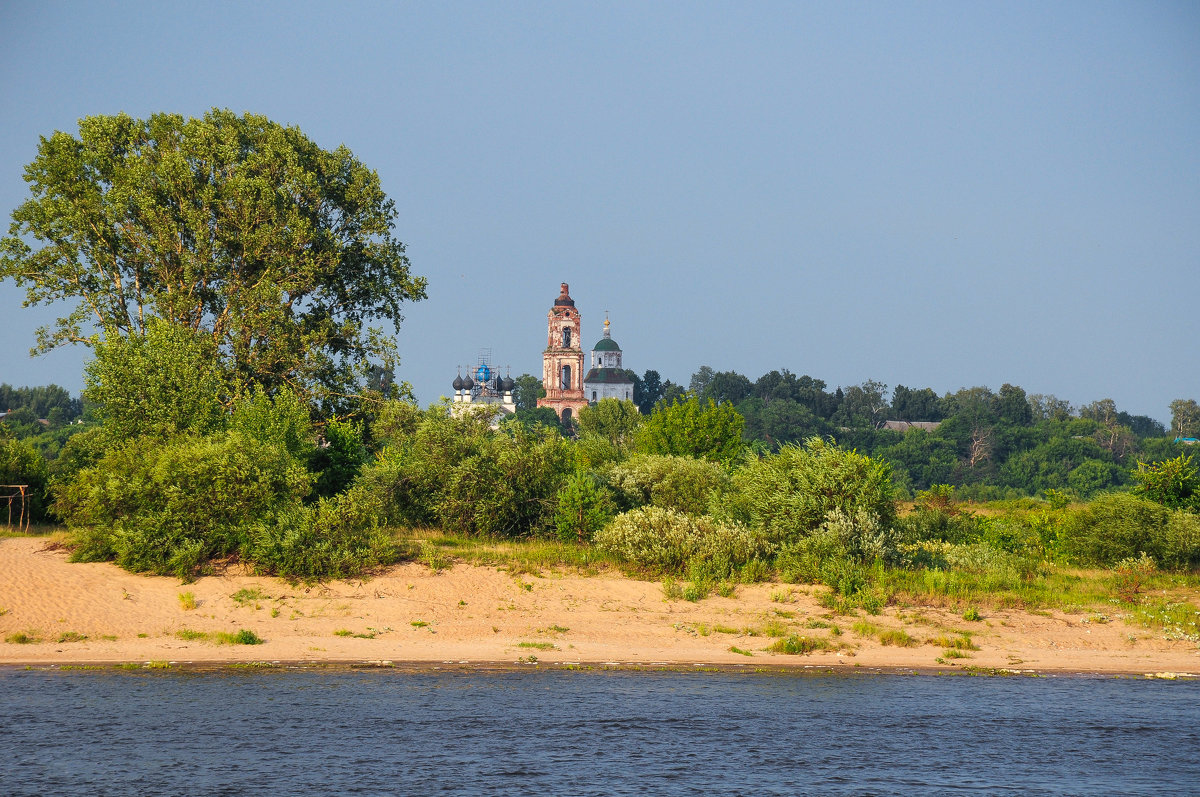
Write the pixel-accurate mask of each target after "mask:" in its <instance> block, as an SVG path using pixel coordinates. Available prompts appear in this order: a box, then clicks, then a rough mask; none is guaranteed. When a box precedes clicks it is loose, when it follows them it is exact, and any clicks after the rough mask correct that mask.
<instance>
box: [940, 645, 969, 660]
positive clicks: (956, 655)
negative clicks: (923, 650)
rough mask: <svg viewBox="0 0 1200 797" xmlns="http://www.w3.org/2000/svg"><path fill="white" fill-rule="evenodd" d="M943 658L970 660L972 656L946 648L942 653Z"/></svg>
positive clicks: (955, 649)
mask: <svg viewBox="0 0 1200 797" xmlns="http://www.w3.org/2000/svg"><path fill="white" fill-rule="evenodd" d="M942 658H945V659H969V658H971V654H969V653H963V652H962V651H961V650H959V649H958V648H946V649H945V650H943V651H942Z"/></svg>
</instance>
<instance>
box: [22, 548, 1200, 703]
mask: <svg viewBox="0 0 1200 797" xmlns="http://www.w3.org/2000/svg"><path fill="white" fill-rule="evenodd" d="M66 558H67V557H66V553H65V552H64V551H62V550H58V549H54V548H52V547H49V546H47V544H46V540H45V539H41V538H36V537H17V538H4V539H0V639H3V640H11V639H14V638H21V639H22V641H25V642H28V644H18V643H16V642H13V641H3V642H0V669H3V670H4V671H9V670H12V669H14V668H15V669H22V668H27V667H28V668H38V669H59V670H62V669H70V668H84V667H88V668H101V669H105V668H119V669H130V668H134V667H136V668H138V669H146V667H145V663H147V662H155V663H167V662H171V663H173V664H171V668H172V669H175V670H189V671H191V670H195V671H200V670H207V669H213V670H220V669H258V668H261V669H263V670H270V669H289V668H290V669H301V670H317V669H331V668H340V669H346V670H350V669H364V668H365V669H388V670H393V671H400V672H435V671H443V672H444V671H450V670H454V671H473V672H493V671H494V672H502V671H503V672H516V671H527V670H530V669H537V670H550V669H554V670H591V671H603V670H611V671H629V672H634V671H637V672H646V671H673V672H683V671H689V672H691V671H716V672H731V673H748V672H762V673H780V674H804V673H812V672H820V673H822V674H825V673H829V674H857V673H890V674H914V675H937V674H944V675H946V674H968V675H979V674H989V675H991V674H994V675H998V676H1041V677H1050V676H1052V677H1137V678H1144V677H1147V676H1150V677H1161V678H1174V679H1181V680H1192V679H1194V678H1197V677H1200V647H1198V646H1197V645H1196V644H1195V643H1193V642H1189V641H1187V640H1170V639H1165V638H1164V637H1163V635H1162V634H1161V632H1155V631H1153V630H1150V629H1146V628H1142V627H1140V626H1137V625H1134V624H1127V623H1125V622H1124V621H1123V619H1122V618H1121V615H1120V614H1119V613H1118V612H1119V611H1120V607H1115V606H1114V607H1112V608H1107V607H1106V608H1104V609H1103V611H1104V612H1110V613H1111V614H1112V616H1111V617H1110V616H1107V615H1105V614H1103V613H1102V612H1101V611H1099V610H1098V611H1085V612H1079V613H1075V614H1067V613H1063V612H1060V611H1036V612H1025V611H1019V610H1011V609H996V610H987V611H985V612H983V617H982V619H980V620H979V621H968V620H966V619H965V618H963V617H962V616H961V611H956V610H950V609H943V608H938V607H933V606H909V607H896V606H890V607H886V608H885V609H884V610H883V611H882V612H881V613H880V614H878V615H868V614H866V613H863V612H860V613H859V614H858V615H857V616H839V615H833V614H831V613H830V612H829V610H827V609H825V608H824V607H822V606H821V605H820V601H819V598H820V596H821V594H822V592H823V590H824V588H823V587H813V586H804V585H788V584H744V585H739V586H738V588H737V591H736V594H735V595H734V596H732V597H719V596H715V595H714V596H711V597H708V598H705V599H704V600H701V601H698V602H694V603H692V602H687V601H682V600H670V601H669V600H665V599H664V596H663V590H662V585H661V584H659V583H657V582H650V581H639V580H636V579H632V578H626V577H624V576H621V575H617V574H601V575H593V576H584V575H578V574H575V573H570V572H554V571H546V572H544V573H542V574H540V575H531V574H527V573H521V574H512V573H508V572H506V571H504V570H501V569H499V568H496V567H483V566H472V565H464V564H456V565H455V566H454V567H452V568H450V569H449V570H443V571H433V570H430V569H429V568H427V567H425V566H424V565H420V564H415V563H407V564H401V565H396V566H394V567H391V568H388V569H387V570H386V571H385V572H383V573H380V574H378V575H376V576H374V577H371V578H369V579H361V580H360V579H355V580H352V581H337V582H322V583H315V584H308V585H305V584H290V583H288V582H287V581H284V580H282V579H278V578H273V577H266V576H256V575H253V574H251V573H248V572H245V571H242V570H241V569H239V568H236V567H235V568H230V569H229V570H228V571H226V572H224V573H219V574H216V575H210V576H204V577H201V578H199V579H197V580H196V581H194V582H191V583H180V582H179V581H178V580H177V579H174V578H169V577H164V576H148V575H139V574H133V573H128V572H126V571H124V570H121V569H120V568H118V567H116V566H115V565H113V564H110V563H88V564H71V563H68V562H67V561H66ZM185 595H187V596H190V601H188V602H187V603H190V608H189V607H188V606H187V605H186V603H185V601H184V600H183V598H184V596H185ZM1186 597H1187V599H1189V600H1191V601H1193V602H1196V601H1197V596H1195V595H1188V596H1186ZM238 632H248V633H250V634H252V635H253V636H254V637H255V638H257V639H259V640H261V642H262V644H221V642H228V641H229V640H230V638H231V637H233V636H234V635H235V634H236V633H238ZM784 637H795V638H796V639H797V640H799V641H801V642H803V643H805V645H807V646H808V647H805V648H804V649H806V650H809V652H806V653H799V654H796V653H786V652H780V651H779V650H772V649H771V647H772V645H775V644H777V643H778V641H779V640H780V639H782V638H784ZM897 640H899V642H897ZM264 662H265V663H266V664H264ZM385 662H387V663H390V664H384V663H385ZM156 666H158V667H162V664H157V665H156Z"/></svg>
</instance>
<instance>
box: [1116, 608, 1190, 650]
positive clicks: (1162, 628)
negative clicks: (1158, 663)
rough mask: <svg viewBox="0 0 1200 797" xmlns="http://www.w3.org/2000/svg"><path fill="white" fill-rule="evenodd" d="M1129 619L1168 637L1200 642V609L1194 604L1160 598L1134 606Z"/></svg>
mask: <svg viewBox="0 0 1200 797" xmlns="http://www.w3.org/2000/svg"><path fill="white" fill-rule="evenodd" d="M1129 620H1130V621H1132V622H1134V623H1137V624H1138V625H1140V626H1142V627H1143V628H1151V629H1154V630H1155V631H1159V632H1161V633H1162V634H1163V636H1165V637H1166V638H1167V639H1184V640H1187V641H1188V642H1194V643H1197V644H1200V610H1198V609H1197V608H1196V606H1195V605H1194V604H1191V603H1186V602H1179V601H1170V600H1167V599H1165V598H1164V599H1159V600H1156V601H1151V602H1143V603H1142V604H1141V605H1139V606H1137V607H1135V608H1134V610H1133V613H1132V614H1131V615H1130V616H1129Z"/></svg>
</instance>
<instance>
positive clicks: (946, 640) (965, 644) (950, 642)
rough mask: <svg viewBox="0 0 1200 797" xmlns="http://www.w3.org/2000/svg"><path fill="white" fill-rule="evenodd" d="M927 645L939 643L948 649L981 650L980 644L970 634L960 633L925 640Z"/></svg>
mask: <svg viewBox="0 0 1200 797" xmlns="http://www.w3.org/2000/svg"><path fill="white" fill-rule="evenodd" d="M925 644H926V645H937V646H938V647H941V648H946V649H947V650H979V646H978V645H976V644H975V643H974V642H973V641H971V635H970V634H960V635H959V636H957V637H948V636H945V635H942V636H938V637H934V638H933V639H927V640H925Z"/></svg>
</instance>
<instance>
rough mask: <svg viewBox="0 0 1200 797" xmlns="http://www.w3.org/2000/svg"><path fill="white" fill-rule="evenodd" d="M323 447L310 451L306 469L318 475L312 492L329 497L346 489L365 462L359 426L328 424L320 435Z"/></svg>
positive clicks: (336, 422)
mask: <svg viewBox="0 0 1200 797" xmlns="http://www.w3.org/2000/svg"><path fill="white" fill-rule="evenodd" d="M322 436H323V437H324V438H325V444H324V445H323V446H320V447H318V448H316V449H315V450H313V452H312V454H310V455H309V458H308V469H309V470H311V471H312V472H313V473H315V474H317V482H316V484H315V485H314V486H313V492H314V493H315V494H316V495H318V496H321V497H323V498H328V497H330V496H333V495H337V494H338V493H340V492H342V491H343V490H345V489H346V488H347V487H349V486H350V483H351V482H353V481H354V479H355V478H356V477H357V476H358V473H359V471H360V470H362V466H363V464H364V463H365V462H366V461H367V447H366V445H365V444H364V443H363V435H362V427H361V426H360V425H358V424H354V423H343V422H341V421H330V422H329V423H327V424H326V425H325V431H324V433H323V435H322Z"/></svg>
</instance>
